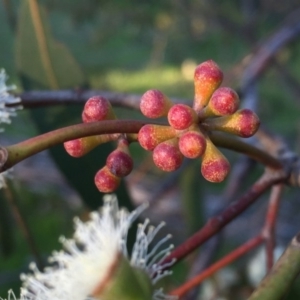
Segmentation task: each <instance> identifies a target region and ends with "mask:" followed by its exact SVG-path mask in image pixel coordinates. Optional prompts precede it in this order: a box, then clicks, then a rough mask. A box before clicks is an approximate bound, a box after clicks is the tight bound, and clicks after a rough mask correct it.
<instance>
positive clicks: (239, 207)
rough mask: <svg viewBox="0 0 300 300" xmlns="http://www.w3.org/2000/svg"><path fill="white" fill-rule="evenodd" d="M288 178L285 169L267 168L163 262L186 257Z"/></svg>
mask: <svg viewBox="0 0 300 300" xmlns="http://www.w3.org/2000/svg"><path fill="white" fill-rule="evenodd" d="M286 178H287V174H285V173H284V172H283V171H278V172H274V171H273V170H272V171H270V170H267V171H266V172H265V173H264V174H263V175H262V176H261V178H260V179H259V180H257V181H256V182H255V183H254V184H253V186H252V187H251V188H250V189H249V190H248V191H247V192H246V193H245V194H244V195H243V196H242V197H241V198H240V199H239V200H238V201H236V202H234V203H232V205H230V206H229V207H228V208H226V209H225V210H224V211H223V212H222V213H221V214H219V215H217V216H215V217H213V218H211V219H209V220H208V222H207V223H206V224H205V225H204V226H203V227H202V228H201V229H200V230H199V231H198V232H196V233H195V234H194V235H193V236H191V237H190V238H189V239H187V240H186V241H185V242H184V243H183V244H181V245H180V246H178V247H177V248H175V249H174V250H173V251H172V253H171V254H170V255H169V256H167V257H166V258H165V259H164V260H163V262H162V263H161V264H162V265H164V264H167V263H169V262H171V261H173V260H175V261H176V262H177V261H180V260H181V259H183V258H184V257H186V256H187V255H188V254H190V253H191V252H192V251H194V250H195V249H196V248H198V247H199V246H201V245H202V244H203V243H204V242H205V241H207V240H208V239H209V238H211V237H212V236H213V235H215V234H216V233H217V232H219V231H220V230H221V229H222V228H223V227H224V226H226V225H227V224H228V223H229V222H230V221H232V220H233V219H234V218H235V217H237V216H238V215H240V214H241V213H242V212H243V211H244V210H245V209H246V208H248V207H249V206H250V205H251V204H253V203H254V202H255V201H256V200H257V198H258V197H259V196H260V195H262V194H263V193H264V192H265V191H266V190H267V189H268V188H270V187H271V186H272V185H273V184H276V183H278V182H281V181H283V180H285V179H286Z"/></svg>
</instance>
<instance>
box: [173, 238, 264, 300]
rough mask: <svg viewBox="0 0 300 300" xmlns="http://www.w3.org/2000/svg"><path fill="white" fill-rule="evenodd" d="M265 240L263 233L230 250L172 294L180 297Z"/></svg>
mask: <svg viewBox="0 0 300 300" xmlns="http://www.w3.org/2000/svg"><path fill="white" fill-rule="evenodd" d="M263 241H264V238H263V236H262V235H258V236H256V237H254V238H252V239H251V240H249V241H248V242H246V243H245V244H243V245H242V246H240V247H238V248H237V249H235V250H234V251H232V252H230V253H229V254H227V255H226V256H224V257H223V258H222V259H220V260H219V261H217V262H215V263H214V264H212V265H211V266H210V267H209V268H207V269H206V270H205V271H203V272H202V273H200V274H199V275H197V276H195V277H194V278H193V279H191V280H189V281H187V282H186V283H184V284H183V285H181V286H180V287H179V288H177V289H175V290H173V291H172V292H171V295H176V296H178V297H179V298H180V297H182V296H183V295H184V294H185V293H187V292H188V291H189V290H191V289H192V288H194V287H195V286H196V285H198V284H200V283H201V282H202V281H203V280H205V279H206V278H208V277H210V276H211V275H212V274H214V273H215V272H216V271H218V270H220V269H222V268H223V267H225V266H227V265H229V264H230V263H232V262H233V261H235V260H236V259H238V258H239V257H241V256H243V255H245V254H246V253H248V252H249V251H251V250H252V249H253V248H255V247H257V246H258V245H260V244H261V243H262V242H263Z"/></svg>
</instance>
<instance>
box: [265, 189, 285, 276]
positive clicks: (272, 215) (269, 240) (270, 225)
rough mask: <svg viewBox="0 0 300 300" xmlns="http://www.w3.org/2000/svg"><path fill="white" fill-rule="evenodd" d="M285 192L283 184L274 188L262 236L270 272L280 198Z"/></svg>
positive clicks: (272, 262)
mask: <svg viewBox="0 0 300 300" xmlns="http://www.w3.org/2000/svg"><path fill="white" fill-rule="evenodd" d="M282 190H283V184H276V185H274V186H273V187H272V191H271V196H270V201H269V206H268V211H267V215H266V222H265V226H264V228H263V230H262V235H263V237H264V239H265V241H266V257H267V270H268V271H270V270H271V269H272V267H273V264H274V248H275V226H276V221H277V216H278V210H279V204H280V196H281V193H282Z"/></svg>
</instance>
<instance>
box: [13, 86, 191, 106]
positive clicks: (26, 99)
mask: <svg viewBox="0 0 300 300" xmlns="http://www.w3.org/2000/svg"><path fill="white" fill-rule="evenodd" d="M97 95H99V96H103V97H105V98H106V99H107V100H108V101H109V102H110V103H111V104H112V105H113V106H121V107H127V108H131V109H135V110H139V109H140V102H141V97H142V95H135V94H127V93H116V92H110V91H103V90H83V89H76V90H71V89H70V90H57V91H27V92H23V93H21V94H16V96H18V97H20V98H21V104H22V106H23V107H24V108H37V107H44V106H53V105H67V104H77V105H78V104H80V105H83V104H84V103H85V102H86V101H87V100H88V99H89V98H90V97H93V96H97ZM171 100H172V102H174V103H188V102H191V100H187V99H178V98H172V99H171ZM11 106H15V104H7V107H11Z"/></svg>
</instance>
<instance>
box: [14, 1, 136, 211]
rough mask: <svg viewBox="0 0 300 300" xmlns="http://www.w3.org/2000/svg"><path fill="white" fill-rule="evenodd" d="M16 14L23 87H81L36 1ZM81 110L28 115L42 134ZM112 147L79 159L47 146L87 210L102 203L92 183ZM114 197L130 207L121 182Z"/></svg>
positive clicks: (68, 55)
mask: <svg viewBox="0 0 300 300" xmlns="http://www.w3.org/2000/svg"><path fill="white" fill-rule="evenodd" d="M19 17H20V19H19V24H18V36H17V42H16V47H17V48H16V58H17V68H18V71H19V74H20V77H21V80H22V83H23V87H24V89H25V90H30V89H35V88H39V89H41V88H45V89H49V88H50V89H55V88H57V89H58V88H74V87H76V86H83V85H84V83H85V78H84V76H83V74H82V72H81V70H80V68H79V66H78V64H77V63H76V61H75V60H74V58H73V56H72V55H71V53H70V52H69V51H68V49H67V48H66V47H65V46H64V45H62V44H59V43H58V42H57V41H55V39H54V38H53V37H52V35H51V32H50V27H49V24H48V22H47V15H46V14H45V12H44V10H43V8H42V7H41V6H40V5H38V4H37V1H36V0H22V2H21V11H20V16H19ZM81 111H82V108H81V107H79V106H75V105H71V106H56V107H50V108H49V107H47V108H38V109H33V110H32V111H31V115H32V118H33V120H34V122H35V124H36V125H37V127H38V129H39V131H40V132H41V133H44V132H47V131H50V130H53V129H56V128H59V127H63V126H67V125H71V124H74V123H79V122H81V121H80V116H81ZM113 149H114V147H113V145H112V144H106V145H102V146H100V147H99V148H98V149H95V150H94V151H93V152H91V153H90V154H88V155H86V156H85V157H83V158H80V159H76V158H73V157H70V156H69V155H68V154H67V153H66V151H65V150H64V148H63V146H62V145H60V146H56V147H53V148H52V149H50V153H51V155H52V157H53V159H54V161H55V162H56V163H57V165H58V167H59V168H60V170H61V171H62V173H63V174H64V175H65V176H66V178H67V180H68V181H69V182H70V184H71V185H72V186H73V187H74V188H75V189H76V190H77V191H78V193H79V194H80V195H81V196H82V198H83V200H84V201H85V203H86V204H87V205H88V206H89V207H90V208H91V209H96V208H97V207H99V205H101V202H102V194H101V193H100V192H99V191H98V190H97V188H96V187H95V184H94V176H95V173H96V172H97V171H98V170H99V169H100V168H102V167H103V165H104V164H105V160H106V157H107V156H108V155H109V153H110V152H111V151H113ZM46 171H47V170H45V172H46ZM117 196H118V198H119V203H120V205H121V206H125V207H127V208H129V209H131V208H132V205H131V201H130V198H129V195H128V193H127V189H126V186H125V184H124V182H122V184H121V186H120V188H119V189H118V191H117Z"/></svg>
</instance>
